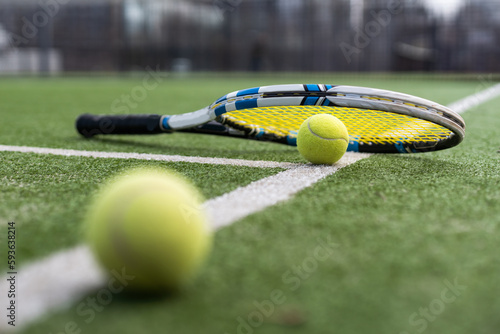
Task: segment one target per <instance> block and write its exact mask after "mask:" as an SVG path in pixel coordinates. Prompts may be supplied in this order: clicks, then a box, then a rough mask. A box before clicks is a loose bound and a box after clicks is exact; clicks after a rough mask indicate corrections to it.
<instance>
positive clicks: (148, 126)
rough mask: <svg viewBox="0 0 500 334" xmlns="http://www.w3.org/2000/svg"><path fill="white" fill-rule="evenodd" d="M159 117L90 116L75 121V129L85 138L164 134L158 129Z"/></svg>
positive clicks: (84, 115) (80, 117)
mask: <svg viewBox="0 0 500 334" xmlns="http://www.w3.org/2000/svg"><path fill="white" fill-rule="evenodd" d="M160 121H161V116H160V115H153V114H151V115H105V116H103V115H90V114H83V115H80V116H79V117H78V119H77V120H76V129H77V130H78V132H79V133H80V134H81V135H82V136H84V137H86V138H91V137H93V136H95V135H151V134H158V133H163V132H166V131H164V130H162V129H161V127H160Z"/></svg>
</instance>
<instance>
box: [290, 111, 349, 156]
mask: <svg viewBox="0 0 500 334" xmlns="http://www.w3.org/2000/svg"><path fill="white" fill-rule="evenodd" d="M348 143H349V135H348V133H347V128H346V127H345V125H344V123H342V122H341V121H340V120H339V119H338V118H337V117H335V116H332V115H328V114H318V115H314V116H311V117H309V118H308V119H306V120H305V121H304V122H303V123H302V125H301V126H300V129H299V132H298V135H297V148H298V149H299V152H300V154H301V155H302V156H303V157H304V158H306V159H307V160H309V161H310V162H312V163H313V164H325V165H331V164H334V163H335V162H337V161H339V160H340V158H342V156H343V155H344V153H345V152H346V150H347V145H348Z"/></svg>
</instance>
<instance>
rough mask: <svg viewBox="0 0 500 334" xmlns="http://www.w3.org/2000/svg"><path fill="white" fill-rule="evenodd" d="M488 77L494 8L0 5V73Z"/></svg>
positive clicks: (497, 67)
mask: <svg viewBox="0 0 500 334" xmlns="http://www.w3.org/2000/svg"><path fill="white" fill-rule="evenodd" d="M148 66H149V67H152V68H158V69H161V70H168V71H171V70H173V71H191V70H193V71H342V72H349V71H382V72H387V71H453V72H498V71H500V1H499V0H464V1H463V2H462V3H461V5H460V7H459V8H458V9H457V10H456V11H455V12H454V13H453V14H452V15H447V17H446V18H443V17H442V16H440V15H439V14H437V13H435V12H433V11H432V10H431V9H430V8H428V7H426V6H425V5H424V3H423V2H422V1H419V0H182V1H181V0H177V1H174V0H171V1H169V0H22V1H19V0H0V73H2V72H3V73H13V72H40V71H41V72H60V71H130V70H144V69H145V68H147V67H148Z"/></svg>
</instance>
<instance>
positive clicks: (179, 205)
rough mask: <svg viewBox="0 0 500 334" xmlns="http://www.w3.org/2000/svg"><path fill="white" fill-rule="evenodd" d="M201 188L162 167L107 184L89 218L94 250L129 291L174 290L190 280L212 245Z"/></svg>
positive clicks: (125, 176) (135, 172)
mask: <svg viewBox="0 0 500 334" xmlns="http://www.w3.org/2000/svg"><path fill="white" fill-rule="evenodd" d="M201 202H202V197H201V195H200V193H199V192H198V190H197V189H196V188H195V187H194V186H193V185H191V184H190V183H189V182H188V181H186V180H185V179H183V178H182V177H180V176H178V175H176V174H174V173H173V172H167V171H163V170H156V169H154V170H153V169H148V170H144V169H141V170H133V171H130V172H127V173H125V174H122V175H120V176H118V177H117V178H115V179H114V180H113V181H112V182H111V183H110V184H108V185H106V186H105V187H104V189H103V190H102V191H101V193H100V194H98V196H97V197H96V198H95V201H94V202H93V204H92V205H91V207H90V210H89V214H88V217H87V227H88V241H89V243H90V246H91V249H92V250H93V252H94V254H95V255H96V257H97V258H98V260H99V261H100V262H101V263H102V265H103V266H104V267H105V268H106V269H107V270H109V271H110V273H111V272H112V271H113V270H115V271H117V272H118V273H122V272H124V273H126V275H127V277H132V276H133V278H132V279H130V281H128V282H127V283H126V285H127V287H126V289H128V291H147V292H158V291H164V292H166V291H172V290H176V289H178V288H180V287H182V286H184V285H185V284H187V283H189V282H190V281H192V280H193V278H194V277H195V274H196V273H197V271H198V269H199V267H200V266H201V264H202V263H203V261H204V260H205V258H206V257H207V255H208V253H209V250H210V248H211V233H210V231H209V228H208V225H207V221H206V217H205V214H204V212H203V211H202V207H201Z"/></svg>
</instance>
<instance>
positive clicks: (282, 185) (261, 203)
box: [205, 153, 370, 229]
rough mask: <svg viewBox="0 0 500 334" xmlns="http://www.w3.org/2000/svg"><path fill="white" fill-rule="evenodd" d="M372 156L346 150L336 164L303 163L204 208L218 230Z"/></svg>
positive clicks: (207, 203) (216, 199)
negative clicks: (317, 164) (314, 164)
mask: <svg viewBox="0 0 500 334" xmlns="http://www.w3.org/2000/svg"><path fill="white" fill-rule="evenodd" d="M369 156H370V154H366V153H346V154H345V155H344V156H343V157H342V159H341V160H340V161H339V162H338V163H336V164H335V165H334V166H313V165H302V166H301V167H296V168H292V169H289V170H286V171H283V172H281V173H278V174H276V175H273V176H270V177H266V178H264V179H261V180H258V181H255V182H252V183H250V184H249V185H248V186H246V187H241V188H238V189H236V190H233V191H231V192H229V193H226V194H224V195H222V196H219V197H217V198H214V199H211V200H208V201H207V202H206V203H205V208H206V210H207V213H208V215H209V217H210V218H211V221H212V226H213V228H214V229H218V228H221V227H223V226H227V225H230V224H232V223H234V222H235V221H237V220H239V219H241V218H244V217H246V216H248V215H251V214H253V213H256V212H259V211H262V210H264V209H265V208H267V207H270V206H273V205H275V204H277V203H279V202H283V201H286V200H288V199H290V198H291V197H293V195H295V194H296V193H298V192H299V191H301V190H303V189H305V188H307V187H309V186H312V185H313V184H315V183H316V182H318V181H319V180H321V179H322V178H324V177H326V176H328V175H330V174H333V173H335V172H336V171H338V170H339V169H340V168H343V167H345V166H348V165H350V164H353V163H355V162H356V161H358V160H361V159H364V158H367V157H369Z"/></svg>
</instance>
